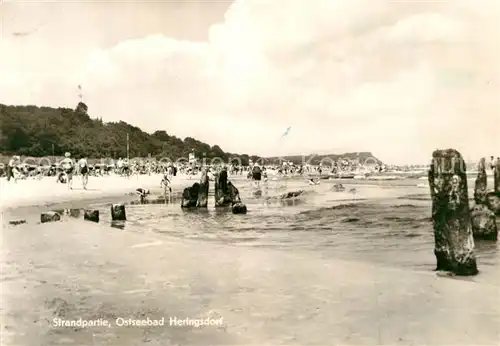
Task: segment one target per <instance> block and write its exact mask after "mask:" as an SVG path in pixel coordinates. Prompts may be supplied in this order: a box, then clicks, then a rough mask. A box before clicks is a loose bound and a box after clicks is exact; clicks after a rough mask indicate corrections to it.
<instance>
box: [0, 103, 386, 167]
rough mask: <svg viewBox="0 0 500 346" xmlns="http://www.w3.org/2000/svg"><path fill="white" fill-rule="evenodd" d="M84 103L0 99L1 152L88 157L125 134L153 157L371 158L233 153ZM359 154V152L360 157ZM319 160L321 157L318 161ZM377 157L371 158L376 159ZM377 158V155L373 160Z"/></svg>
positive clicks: (111, 151) (135, 151)
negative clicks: (113, 118) (109, 118)
mask: <svg viewBox="0 0 500 346" xmlns="http://www.w3.org/2000/svg"><path fill="white" fill-rule="evenodd" d="M87 111H88V107H87V105H85V104H84V103H81V102H80V103H79V104H78V105H77V107H76V108H75V109H74V110H73V109H70V108H51V107H37V106H7V105H3V104H0V125H1V126H0V153H2V154H4V155H7V156H8V155H14V154H17V155H22V156H33V157H44V156H62V155H63V154H64V153H65V152H66V151H69V152H71V153H72V155H73V156H74V157H79V156H85V157H87V158H92V159H101V158H114V159H117V158H119V157H127V134H128V136H129V157H131V158H133V157H148V156H151V157H153V158H156V159H160V158H162V157H168V158H170V159H172V160H174V161H175V160H178V159H179V158H187V157H188V156H189V154H190V153H191V152H192V150H194V152H195V154H196V156H197V157H199V158H206V159H207V161H208V162H209V161H210V159H212V158H215V157H218V158H220V159H222V160H224V162H228V160H229V159H230V158H238V159H239V161H240V162H241V163H242V164H243V165H248V163H249V161H250V160H252V161H253V162H258V161H260V162H262V161H263V160H264V161H265V162H267V163H276V162H278V161H279V160H281V159H284V160H289V161H292V162H293V163H295V164H299V165H300V164H302V163H303V162H304V161H306V162H308V163H310V164H312V165H315V164H318V163H319V162H324V163H325V158H326V157H328V158H332V159H339V158H343V159H352V160H355V159H356V158H359V159H361V161H362V162H363V161H364V160H365V161H366V158H368V157H370V158H373V156H372V155H371V153H367V152H365V153H349V154H343V155H319V156H313V157H312V158H311V156H309V157H306V158H305V159H304V158H303V157H302V156H286V157H283V158H280V159H278V158H267V159H263V158H261V157H259V156H257V155H248V154H235V153H229V152H225V151H224V150H222V148H221V147H220V146H218V145H209V144H207V143H204V142H201V141H199V140H197V139H195V138H192V137H186V138H184V139H180V138H178V137H176V136H174V135H169V134H168V133H167V132H166V131H163V130H158V131H155V132H154V133H152V134H150V133H147V132H144V131H143V130H141V129H140V128H139V127H136V126H133V125H131V124H128V123H126V122H124V121H119V122H103V121H102V119H92V118H91V117H90V116H89V114H88V112H87ZM360 154H361V157H360ZM322 160H323V161H322ZM375 160H376V159H375ZM377 161H378V160H377Z"/></svg>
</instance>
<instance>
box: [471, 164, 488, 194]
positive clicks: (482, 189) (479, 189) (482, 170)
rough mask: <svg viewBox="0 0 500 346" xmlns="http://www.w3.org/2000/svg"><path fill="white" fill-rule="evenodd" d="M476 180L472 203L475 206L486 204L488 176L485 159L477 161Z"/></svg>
mask: <svg viewBox="0 0 500 346" xmlns="http://www.w3.org/2000/svg"><path fill="white" fill-rule="evenodd" d="M477 170H478V173H477V178H476V181H475V185H474V201H475V202H476V204H485V203H486V192H487V190H488V176H487V175H486V159H485V158H484V157H483V158H481V160H480V161H479V165H478V168H477Z"/></svg>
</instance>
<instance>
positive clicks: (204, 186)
mask: <svg viewBox="0 0 500 346" xmlns="http://www.w3.org/2000/svg"><path fill="white" fill-rule="evenodd" d="M138 190H142V191H145V190H143V189H138ZM208 191H209V179H208V176H207V172H206V171H203V172H202V176H201V179H200V182H196V183H194V184H193V185H192V186H189V187H186V188H185V189H184V191H183V194H182V201H181V208H182V209H184V210H190V209H196V208H207V207H208ZM214 199H215V206H216V207H230V208H231V210H232V212H233V214H246V213H247V207H246V205H245V204H243V203H242V202H241V198H240V193H239V191H238V189H237V188H236V186H234V185H233V184H232V183H231V182H230V181H229V180H228V179H227V171H225V170H223V171H221V172H220V173H218V174H216V175H215V188H214ZM141 201H142V202H144V195H141ZM110 209H111V220H112V221H126V220H127V216H126V211H125V204H123V203H120V204H112V205H111V208H110ZM68 213H71V210H69V211H68ZM83 219H84V220H87V221H92V222H99V210H98V209H84V210H83ZM60 220H61V212H58V211H47V212H43V213H41V215H40V222H41V223H47V222H56V221H60ZM23 223H25V220H18V221H10V224H12V225H18V224H23Z"/></svg>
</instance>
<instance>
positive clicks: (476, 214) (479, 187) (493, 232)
mask: <svg viewBox="0 0 500 346" xmlns="http://www.w3.org/2000/svg"><path fill="white" fill-rule="evenodd" d="M490 194H491V192H488V177H487V175H486V159H485V158H484V157H483V158H481V160H480V161H479V165H478V173H477V178H476V181H475V185H474V202H475V205H474V207H472V209H471V215H470V217H471V225H472V235H473V236H474V239H485V240H497V238H498V229H497V224H496V217H495V213H494V212H493V210H492V208H491V206H490V205H489V204H490V199H491V198H490V197H489V196H490Z"/></svg>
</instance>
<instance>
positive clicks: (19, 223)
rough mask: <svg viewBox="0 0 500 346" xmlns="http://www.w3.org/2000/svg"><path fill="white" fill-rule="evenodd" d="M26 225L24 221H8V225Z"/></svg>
mask: <svg viewBox="0 0 500 346" xmlns="http://www.w3.org/2000/svg"><path fill="white" fill-rule="evenodd" d="M24 223H26V220H10V221H9V225H13V226H18V225H22V224H24Z"/></svg>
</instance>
